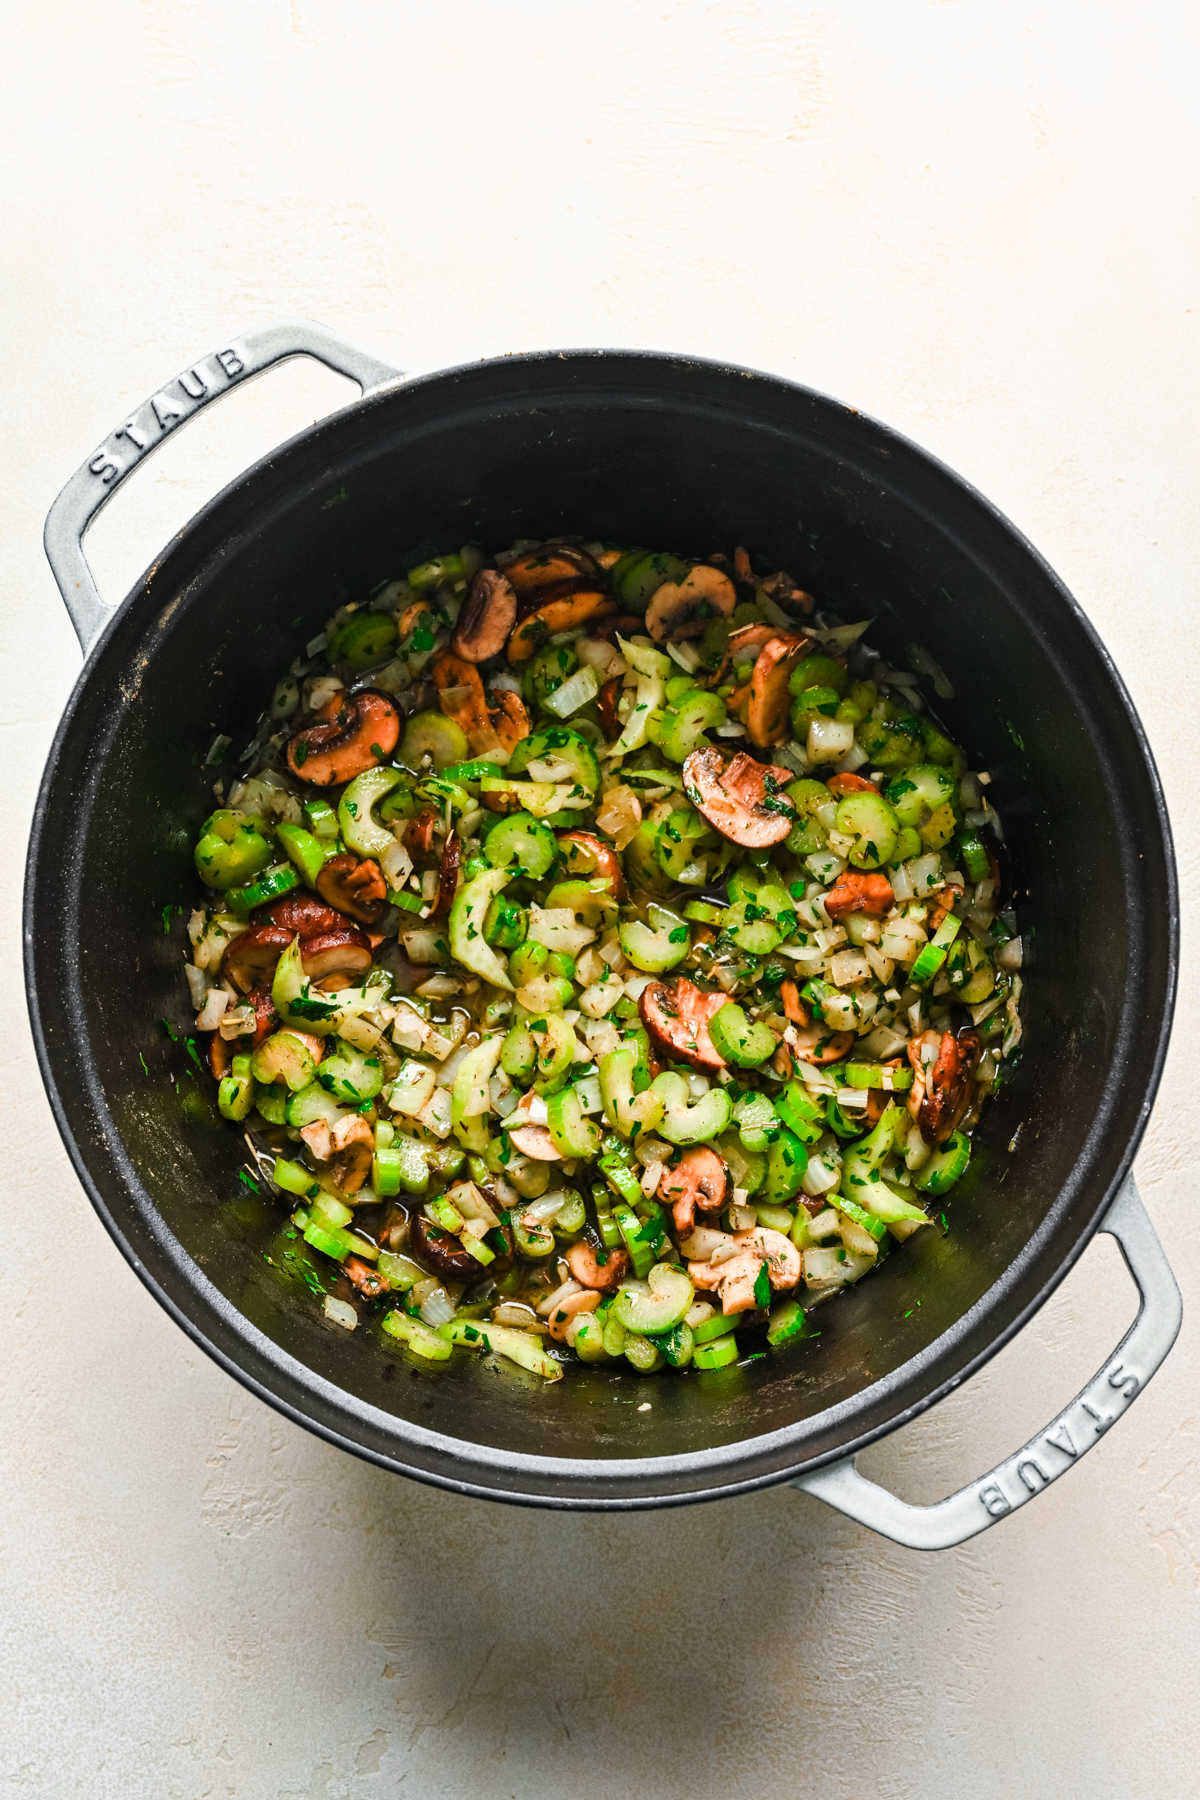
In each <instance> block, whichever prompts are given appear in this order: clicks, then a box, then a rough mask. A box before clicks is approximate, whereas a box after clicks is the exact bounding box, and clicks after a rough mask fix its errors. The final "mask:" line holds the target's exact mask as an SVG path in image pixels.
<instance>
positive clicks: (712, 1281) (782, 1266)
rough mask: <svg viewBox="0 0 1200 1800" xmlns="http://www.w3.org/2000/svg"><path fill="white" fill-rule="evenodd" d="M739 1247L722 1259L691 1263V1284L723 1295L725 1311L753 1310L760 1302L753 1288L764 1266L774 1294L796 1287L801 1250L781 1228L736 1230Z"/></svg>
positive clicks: (735, 1235)
mask: <svg viewBox="0 0 1200 1800" xmlns="http://www.w3.org/2000/svg"><path fill="white" fill-rule="evenodd" d="M733 1241H734V1243H735V1244H736V1245H737V1249H736V1251H735V1252H734V1254H733V1255H732V1256H727V1257H726V1258H725V1259H724V1261H723V1262H718V1263H713V1262H694V1263H689V1264H688V1274H689V1275H690V1276H691V1278H692V1285H693V1286H694V1287H697V1288H701V1289H703V1290H704V1291H706V1292H708V1293H713V1292H716V1293H718V1294H720V1296H721V1311H722V1312H723V1313H738V1312H750V1311H751V1310H752V1309H753V1308H754V1307H756V1306H757V1305H758V1301H757V1299H756V1297H755V1293H754V1289H755V1286H756V1284H757V1282H758V1279H759V1276H760V1275H761V1274H762V1271H763V1268H764V1266H765V1268H766V1271H767V1279H768V1281H769V1282H770V1285H771V1288H772V1290H773V1291H774V1292H775V1293H779V1292H782V1291H783V1290H785V1289H787V1288H794V1287H795V1286H796V1284H797V1282H798V1281H799V1280H800V1277H801V1275H802V1274H803V1272H804V1265H803V1263H802V1261H801V1259H800V1252H799V1250H797V1248H796V1246H795V1244H793V1243H792V1241H791V1239H790V1238H786V1237H784V1235H783V1233H782V1231H772V1230H771V1228H770V1227H769V1226H767V1225H756V1226H755V1228H754V1230H753V1231H738V1232H735V1233H734V1238H733Z"/></svg>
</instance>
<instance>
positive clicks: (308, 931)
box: [267, 858, 357, 938]
mask: <svg viewBox="0 0 1200 1800" xmlns="http://www.w3.org/2000/svg"><path fill="white" fill-rule="evenodd" d="M335 860H340V859H335ZM351 860H352V861H356V860H357V858H352V859H351ZM325 867H326V868H328V867H329V864H328V863H326V865H325ZM317 888H318V891H321V883H320V881H319V880H318V882H317ZM326 901H328V902H329V904H328V905H326ZM267 917H268V919H270V921H271V923H272V925H278V926H280V927H281V929H282V930H284V931H289V932H291V934H292V936H293V937H300V938H310V937H316V935H317V933H318V932H319V931H337V930H338V929H339V928H340V927H341V926H343V925H344V924H345V923H346V921H345V919H344V918H343V917H342V913H341V911H340V910H337V909H336V908H335V906H334V903H333V896H332V895H330V894H327V895H326V896H325V899H324V900H318V899H317V898H316V895H314V894H285V895H284V897H283V899H282V900H276V901H275V903H274V905H273V906H270V907H268V908H267Z"/></svg>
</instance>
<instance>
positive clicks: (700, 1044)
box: [638, 975, 729, 1069]
mask: <svg viewBox="0 0 1200 1800" xmlns="http://www.w3.org/2000/svg"><path fill="white" fill-rule="evenodd" d="M728 1003H729V995H728V994H725V993H721V992H720V991H719V990H718V991H717V992H716V993H709V992H708V991H707V990H706V989H704V988H701V987H697V986H696V983H695V982H694V981H689V980H688V978H687V976H686V975H676V976H675V977H674V979H673V980H671V981H651V982H648V983H647V984H646V986H645V987H644V988H643V989H642V997H641V999H640V1000H639V1001H638V1011H639V1013H640V1014H641V1017H642V1023H643V1024H644V1025H645V1027H646V1030H647V1031H648V1032H649V1033H650V1036H651V1038H652V1039H653V1041H654V1043H655V1044H656V1045H657V1047H658V1048H659V1049H660V1050H661V1051H662V1052H663V1054H664V1055H665V1056H669V1057H673V1058H674V1059H675V1060H676V1061H677V1062H686V1063H691V1065H692V1067H693V1068H696V1069H723V1068H724V1067H725V1059H724V1057H723V1056H722V1055H721V1052H720V1051H719V1050H718V1049H717V1046H716V1045H715V1044H714V1043H713V1041H712V1038H711V1037H710V1035H709V1030H708V1026H709V1021H710V1019H711V1018H712V1016H713V1014H714V1013H716V1012H720V1010H721V1008H722V1007H723V1006H726V1005H728Z"/></svg>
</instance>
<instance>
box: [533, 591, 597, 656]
mask: <svg viewBox="0 0 1200 1800" xmlns="http://www.w3.org/2000/svg"><path fill="white" fill-rule="evenodd" d="M566 585H567V586H568V587H570V588H572V589H575V588H576V584H575V583H574V582H569V583H567V584H566ZM539 598H540V596H539ZM611 611H612V601H611V600H610V599H609V597H608V595H607V594H606V593H604V592H603V591H602V590H601V589H600V588H595V587H583V588H579V589H577V590H576V591H574V592H571V593H566V594H561V595H559V596H556V597H552V598H550V599H542V600H541V604H540V605H539V606H537V607H536V608H535V609H534V611H533V612H531V613H529V614H528V615H527V616H526V617H525V618H524V619H522V620H521V623H520V624H519V625H518V626H517V628H516V630H515V631H514V632H513V634H512V636H511V637H510V638H509V640H508V660H509V662H524V661H525V659H526V657H529V656H532V655H533V653H534V651H535V650H540V649H541V647H542V645H543V644H544V643H545V642H546V639H547V638H549V637H553V636H554V633H555V632H556V631H570V630H572V629H573V627H574V626H576V625H582V624H583V623H584V622H585V620H587V619H594V618H595V616H596V614H597V613H608V612H611Z"/></svg>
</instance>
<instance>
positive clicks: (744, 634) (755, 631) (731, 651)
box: [716, 625, 779, 680]
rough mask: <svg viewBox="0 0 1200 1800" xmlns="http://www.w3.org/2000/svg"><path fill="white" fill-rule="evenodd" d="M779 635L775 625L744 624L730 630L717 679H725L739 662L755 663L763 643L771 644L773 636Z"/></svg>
mask: <svg viewBox="0 0 1200 1800" xmlns="http://www.w3.org/2000/svg"><path fill="white" fill-rule="evenodd" d="M778 636H779V630H778V627H777V626H775V625H742V626H740V627H739V629H738V630H737V631H733V632H730V634H729V642H728V643H727V644H726V646H725V657H724V660H723V661H722V663H721V666H720V668H719V669H718V670H717V675H716V679H717V680H722V679H724V677H725V676H726V675H728V674H729V672H730V670H731V669H735V668H736V667H737V665H738V664H739V663H750V664H753V662H754V660H755V658H756V657H757V656H758V653H759V651H760V650H761V649H762V647H763V645H764V644H769V643H770V641H771V639H772V638H773V637H778Z"/></svg>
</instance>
